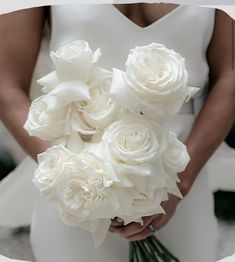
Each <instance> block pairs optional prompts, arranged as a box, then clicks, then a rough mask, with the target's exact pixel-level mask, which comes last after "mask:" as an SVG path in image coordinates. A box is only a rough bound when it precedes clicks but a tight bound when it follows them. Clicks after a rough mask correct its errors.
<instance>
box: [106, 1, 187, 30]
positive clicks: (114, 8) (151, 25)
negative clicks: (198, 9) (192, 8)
mask: <svg viewBox="0 0 235 262" xmlns="http://www.w3.org/2000/svg"><path fill="white" fill-rule="evenodd" d="M108 5H109V6H111V9H113V12H114V13H116V16H120V17H121V18H122V19H123V21H127V22H128V24H130V25H131V26H133V27H135V28H137V29H139V30H142V31H145V30H148V29H150V28H152V27H153V26H155V25H157V24H160V23H161V22H163V21H165V20H166V19H167V18H169V17H171V16H173V15H174V14H176V13H177V12H178V11H180V10H181V9H182V8H183V7H184V5H178V6H177V7H175V8H174V9H172V10H171V11H170V12H168V13H166V14H165V15H163V16H161V17H160V18H159V19H157V20H156V21H154V22H153V23H151V24H149V25H147V26H144V27H143V26H140V25H138V24H136V23H135V22H134V21H132V20H131V19H130V18H128V17H127V16H125V15H124V14H123V13H122V12H121V11H120V10H118V9H117V8H116V7H115V6H114V5H113V4H108Z"/></svg>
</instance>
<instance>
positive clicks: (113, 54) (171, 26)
mask: <svg viewBox="0 0 235 262" xmlns="http://www.w3.org/2000/svg"><path fill="white" fill-rule="evenodd" d="M51 16H52V17H51V18H52V30H51V32H52V34H51V46H50V47H51V49H52V50H55V49H57V48H58V47H59V46H61V45H64V44H67V43H69V42H71V41H74V40H77V39H83V40H86V41H88V42H89V44H90V46H91V48H92V49H93V50H95V49H97V48H98V47H100V48H101V51H102V58H101V59H100V61H99V62H98V63H99V65H100V66H103V67H105V68H107V69H110V70H111V69H112V67H117V68H119V69H124V67H125V61H126V58H127V54H128V52H129V50H130V49H131V48H134V47H135V46H140V45H147V44H150V43H152V42H157V43H162V44H165V45H166V46H167V47H168V48H172V49H174V50H175V51H176V52H179V53H180V54H181V55H182V56H183V57H185V59H186V67H187V70H188V71H189V84H190V85H192V86H198V87H200V88H201V89H203V87H204V86H205V84H206V83H207V80H208V64H207V60H206V51H207V47H208V44H209V42H210V39H211V36H212V33H213V27H214V9H211V8H204V7H195V6H178V7H175V8H174V9H172V10H171V11H169V12H168V13H167V14H165V15H164V16H162V17H160V18H159V19H158V20H157V21H155V22H152V23H151V24H150V25H147V26H145V27H142V26H140V25H137V24H136V23H135V22H133V21H131V20H130V19H129V18H127V17H126V16H125V15H124V14H123V13H121V12H120V11H119V10H118V9H117V8H116V7H114V6H113V5H111V4H98V5H66V6H63V5H62V6H53V7H52V10H51Z"/></svg>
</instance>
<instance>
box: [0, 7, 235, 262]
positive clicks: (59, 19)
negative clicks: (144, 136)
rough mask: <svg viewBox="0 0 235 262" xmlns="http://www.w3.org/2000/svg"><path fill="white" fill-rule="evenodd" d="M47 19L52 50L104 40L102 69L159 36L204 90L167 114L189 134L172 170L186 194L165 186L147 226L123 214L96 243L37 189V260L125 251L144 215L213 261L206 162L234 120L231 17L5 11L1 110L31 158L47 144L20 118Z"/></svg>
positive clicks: (55, 261)
mask: <svg viewBox="0 0 235 262" xmlns="http://www.w3.org/2000/svg"><path fill="white" fill-rule="evenodd" d="M47 19H48V20H49V23H50V27H51V41H50V49H51V50H55V49H57V48H58V47H59V46H61V45H64V44H66V43H69V42H71V41H73V40H76V39H84V40H86V41H88V42H89V43H90V45H91V48H92V49H93V50H94V49H96V48H98V47H100V48H101V50H102V51H103V60H102V63H100V66H102V67H105V68H107V69H111V66H114V67H116V68H120V69H123V65H124V63H125V59H126V57H127V53H128V51H129V49H130V48H133V47H135V46H136V45H147V44H150V43H152V42H157V43H162V44H165V45H166V46H167V47H168V48H172V49H174V50H176V51H177V52H179V53H180V54H181V55H182V56H183V57H185V58H186V68H187V70H188V72H189V84H190V85H191V86H196V87H200V89H201V91H200V92H199V94H198V95H197V97H195V99H194V100H193V101H192V102H190V103H188V104H185V105H184V106H183V108H182V110H181V112H180V114H179V115H178V116H176V117H175V118H174V119H172V120H171V121H169V123H168V125H169V127H170V129H171V130H174V131H175V132H176V133H177V134H178V137H179V138H180V139H181V140H182V141H184V142H185V143H186V145H187V147H188V151H189V154H190V156H191V162H190V164H189V165H188V167H187V168H186V170H185V171H184V172H182V173H180V174H179V177H180V179H181V183H180V185H179V187H180V190H181V192H182V194H183V195H184V199H183V200H179V199H178V198H176V197H173V196H170V198H169V200H168V201H167V202H164V203H163V206H164V209H165V211H166V214H165V215H155V216H152V217H148V218H145V224H144V226H140V225H139V224H137V223H131V224H129V225H126V226H124V225H123V224H122V221H117V220H114V221H113V222H112V225H111V227H110V233H109V235H108V237H107V239H106V240H105V242H104V243H103V245H102V246H101V247H99V248H98V249H97V250H94V248H93V243H92V239H91V237H90V235H89V234H88V233H87V232H85V231H83V230H82V229H79V228H73V227H69V226H66V225H64V224H63V223H62V222H61V221H60V219H59V217H58V215H57V213H56V212H55V210H54V209H53V208H52V207H51V206H50V205H49V204H48V203H47V201H46V200H45V199H43V198H40V199H39V200H38V203H37V205H36V209H35V212H34V216H33V220H32V227H31V242H32V246H33V250H34V253H35V257H36V260H37V262H78V261H81V262H90V261H93V260H95V261H97V262H111V261H112V262H124V261H128V241H129V240H139V239H144V238H146V237H148V236H149V234H151V228H150V227H149V225H150V224H151V225H152V227H154V228H155V229H156V230H157V237H158V238H159V239H160V240H161V241H162V242H163V243H164V244H165V245H166V246H167V247H168V248H169V249H170V250H171V251H172V252H173V253H174V254H175V255H176V256H177V257H178V258H179V259H180V261H181V262H198V261H200V262H214V261H216V245H217V241H216V238H217V225H216V221H215V217H214V215H213V199H212V194H211V193H210V190H209V183H208V171H207V166H206V165H205V164H206V162H207V160H208V159H209V158H210V157H211V155H212V154H213V152H214V151H215V150H216V149H217V148H218V146H219V145H220V143H221V142H222V141H223V139H224V138H225V136H226V134H227V133H228V131H229V129H230V127H231V125H232V123H233V122H234V120H235V117H234V115H235V103H234V100H235V74H234V69H232V66H233V65H232V63H233V61H232V54H233V51H234V50H232V48H234V47H232V45H231V43H232V30H231V28H232V19H231V18H230V17H229V16H228V15H226V14H225V13H223V12H222V11H219V10H214V9H209V8H202V7H192V6H177V5H174V4H143V3H141V4H129V5H127V4H119V5H105V4H104V5H66V6H52V7H51V8H46V7H42V8H33V9H27V10H23V11H18V12H14V13H11V14H7V15H2V16H1V17H0V36H1V42H0V50H1V55H0V68H1V69H0V82H1V84H0V117H1V118H2V120H3V121H4V123H5V125H6V126H7V127H8V129H9V130H10V131H11V133H12V134H13V135H14V136H15V138H16V139H17V141H18V142H19V144H20V145H21V146H22V148H23V149H24V150H25V151H26V152H27V153H28V154H29V155H30V156H31V157H32V158H33V159H34V160H36V156H37V154H38V153H40V152H43V151H45V149H46V148H47V147H48V146H49V144H48V143H47V142H45V141H41V140H39V139H37V138H34V137H29V136H28V135H27V133H26V132H25V130H24V129H23V125H24V122H25V120H26V117H27V113H28V108H29V105H30V98H29V91H30V90H29V87H30V81H31V77H32V73H33V69H34V66H35V63H36V59H37V56H38V52H39V48H40V43H41V38H42V31H43V26H44V23H45V21H46V20H47ZM205 91H206V92H208V93H209V95H208V97H207V99H206V101H205V103H204V105H203V107H202V108H201V110H200V112H199V114H197V113H198V112H196V108H197V107H196V104H197V102H198V101H201V100H202V97H203V95H204V94H205ZM21 172H24V170H21ZM27 172H29V170H28V171H27ZM18 175H19V176H20V175H21V174H18ZM222 175H223V174H221V176H222ZM32 176H33V171H32Z"/></svg>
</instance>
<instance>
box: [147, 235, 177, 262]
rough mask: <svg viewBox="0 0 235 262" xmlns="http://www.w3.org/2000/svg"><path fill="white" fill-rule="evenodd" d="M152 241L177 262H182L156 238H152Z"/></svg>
mask: <svg viewBox="0 0 235 262" xmlns="http://www.w3.org/2000/svg"><path fill="white" fill-rule="evenodd" d="M152 239H153V240H154V241H155V242H156V243H157V244H158V246H159V247H160V248H161V249H162V250H163V251H165V253H167V254H168V255H169V256H170V257H171V259H172V260H173V261H175V262H180V261H179V259H178V258H176V257H175V256H174V255H173V254H172V253H171V252H170V251H169V250H168V249H167V248H166V247H165V246H164V245H163V244H162V243H161V242H160V241H159V240H158V239H157V238H156V237H152Z"/></svg>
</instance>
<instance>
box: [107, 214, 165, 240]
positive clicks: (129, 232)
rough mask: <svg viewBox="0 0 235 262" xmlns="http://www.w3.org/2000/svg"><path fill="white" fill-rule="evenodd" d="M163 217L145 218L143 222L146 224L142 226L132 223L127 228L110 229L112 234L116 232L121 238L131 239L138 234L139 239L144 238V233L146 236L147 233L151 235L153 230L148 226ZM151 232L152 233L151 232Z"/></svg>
mask: <svg viewBox="0 0 235 262" xmlns="http://www.w3.org/2000/svg"><path fill="white" fill-rule="evenodd" d="M160 216H161V215H155V216H148V217H144V218H143V222H144V224H143V225H141V224H140V223H135V222H132V223H130V224H128V225H126V226H123V227H116V228H114V227H111V228H110V231H111V232H114V233H117V234H120V236H122V237H125V238H127V239H128V238H129V237H131V236H134V235H137V234H140V236H138V238H139V237H141V238H142V237H144V236H143V235H142V233H141V232H142V231H143V232H144V233H143V234H144V235H145V233H148V234H149V233H151V230H150V229H149V228H148V229H146V228H147V227H148V225H149V224H150V223H152V221H153V220H158V219H159V218H160ZM149 231H150V232H149Z"/></svg>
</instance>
